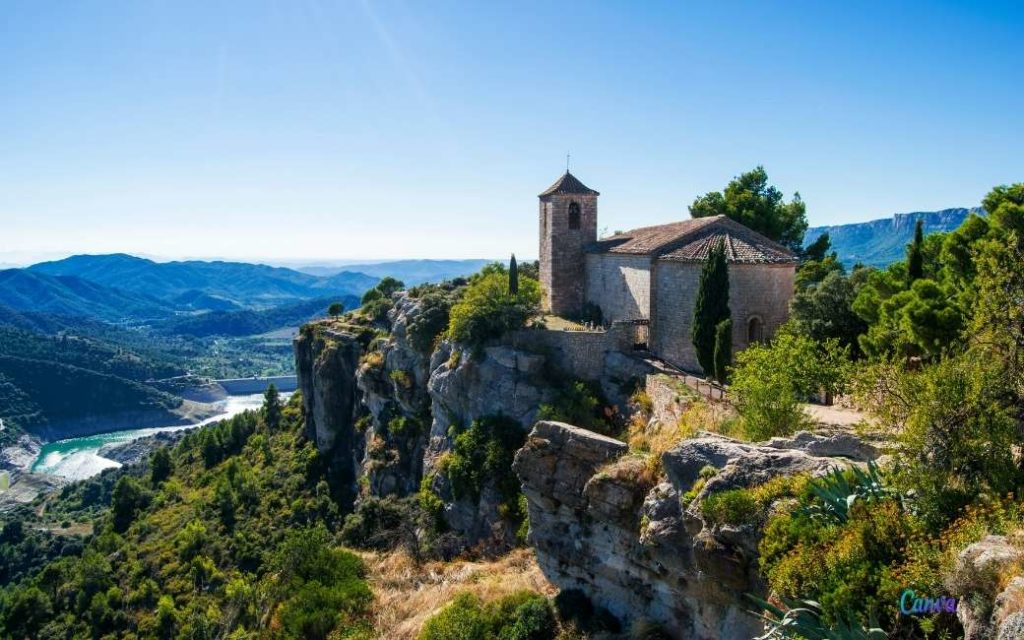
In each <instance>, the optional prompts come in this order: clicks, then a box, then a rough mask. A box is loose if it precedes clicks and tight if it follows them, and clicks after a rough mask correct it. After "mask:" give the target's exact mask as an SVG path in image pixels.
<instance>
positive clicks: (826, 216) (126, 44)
mask: <svg viewBox="0 0 1024 640" xmlns="http://www.w3.org/2000/svg"><path fill="white" fill-rule="evenodd" d="M1021 33H1024V8H1022V7H1021V5H1020V4H1019V3H1016V6H1015V3H1011V2H1008V3H1005V4H999V3H982V2H960V3H951V2H930V3H924V2H905V3H898V2H806V3H804V2H764V3H753V2H707V3H693V2H664V3H658V2H607V3H606V2H579V3H561V2H557V3H556V2H489V1H488V2H444V1H430V2H419V1H415V2H414V1H392V0H382V1H380V2H373V1H369V0H367V1H366V2H358V1H357V2H329V1H327V0H317V1H312V0H278V1H276V2H270V1H268V2H260V1H258V0H252V1H249V2H223V1H222V2H217V1H211V0H206V1H203V2H185V1H180V2H179V1H171V0H166V1H159V2H157V1H145V0H135V1H123V2H120V1H115V0H103V1H96V2H89V1H82V2H37V1H35V0H24V1H22V0H7V1H6V2H4V3H2V4H0V262H4V261H5V260H4V255H12V252H17V254H18V255H19V256H21V257H22V258H24V257H25V256H29V255H44V254H46V255H48V254H51V253H60V252H64V253H68V252H92V253H99V252H110V251H126V252H131V253H137V254H150V255H158V256H168V257H170V256H175V257H178V256H222V257H230V258H260V259H284V258H297V259H308V260H309V261H315V260H322V259H363V258H397V257H435V258H440V257H449V258H455V257H493V256H499V257H500V256H505V255H507V254H508V253H510V252H512V251H515V252H516V253H517V254H519V255H520V256H535V255H536V253H537V251H536V228H537V224H536V208H537V205H536V194H537V193H539V192H540V191H541V190H543V189H544V188H545V187H547V186H548V184H550V183H551V182H552V181H554V180H555V179H556V178H557V177H558V176H559V174H560V173H561V172H562V171H563V170H564V168H565V154H566V152H567V151H570V152H571V154H572V168H573V173H575V174H576V175H577V176H578V177H580V178H581V179H582V180H583V181H584V182H585V183H587V184H588V185H589V186H591V187H593V188H595V189H598V190H600V191H601V192H602V196H601V200H600V206H599V212H600V223H599V224H600V226H602V227H607V228H608V229H622V228H630V227H635V226H642V225H645V224H653V223H659V222H665V221H670V220H674V219H681V218H684V217H688V213H687V206H688V205H689V203H690V202H692V201H693V199H694V198H695V197H696V196H697V195H699V194H701V193H705V192H707V191H710V190H717V189H720V188H722V187H723V186H724V185H725V183H726V182H727V181H728V180H729V179H730V178H731V177H732V176H734V175H736V174H738V173H740V172H742V171H745V170H747V169H750V168H752V167H753V166H755V165H757V164H763V165H764V166H765V167H766V169H767V170H768V173H769V175H770V177H771V179H772V181H773V182H774V183H775V184H776V185H777V186H779V187H780V188H781V189H782V190H783V191H785V192H786V193H787V195H790V194H792V192H793V191H799V192H800V193H801V195H802V196H803V198H804V200H805V201H806V202H807V208H808V214H809V218H810V221H811V223H812V224H837V223H843V222H853V221H861V220H868V219H873V218H878V217H884V216H887V215H889V214H891V213H893V212H896V211H908V210H931V209H938V208H945V207H952V206H973V205H975V204H977V203H978V202H979V200H980V199H981V197H982V196H983V195H984V194H985V192H986V191H987V190H988V189H989V188H990V187H991V186H992V185H995V184H1000V183H1007V182H1013V181H1021V180H1024V153H1022V152H1021V151H1022V148H1024V145H1022V142H1024V140H1022V138H1024V122H1022V120H1024V83H1022V82H1021V77H1022V72H1024V39H1022V38H1021V37H1020V34H1021ZM8 261H9V260H8Z"/></svg>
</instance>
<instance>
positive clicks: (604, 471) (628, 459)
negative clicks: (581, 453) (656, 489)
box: [596, 453, 662, 492]
mask: <svg viewBox="0 0 1024 640" xmlns="http://www.w3.org/2000/svg"><path fill="white" fill-rule="evenodd" d="M596 475H597V476H600V477H606V478H610V479H611V480H614V481H615V482H617V483H619V484H628V485H631V486H634V487H640V488H641V489H643V490H644V491H645V492H646V491H648V490H650V488H651V487H653V486H654V485H656V484H658V480H659V479H660V477H661V475H662V468H661V456H660V455H653V454H649V453H631V454H629V455H625V456H622V457H621V458H619V459H617V460H613V461H612V462H609V463H608V464H606V465H604V466H603V467H601V468H600V469H599V470H598V472H597V474H596Z"/></svg>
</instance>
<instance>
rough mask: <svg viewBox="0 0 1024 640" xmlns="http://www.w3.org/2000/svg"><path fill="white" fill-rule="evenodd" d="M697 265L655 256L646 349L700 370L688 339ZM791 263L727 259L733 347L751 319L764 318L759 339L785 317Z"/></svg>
mask: <svg viewBox="0 0 1024 640" xmlns="http://www.w3.org/2000/svg"><path fill="white" fill-rule="evenodd" d="M702 268H703V265H702V264H699V263H690V262H671V261H666V260H659V261H657V263H656V265H655V268H654V276H653V285H652V289H653V290H654V296H655V302H654V304H653V305H652V307H653V310H652V319H651V325H652V326H651V351H653V352H654V353H655V354H656V355H657V356H658V357H660V358H662V359H664V360H665V361H667V362H669V363H671V364H673V365H675V366H677V367H679V368H681V369H684V370H686V371H693V372H700V371H701V367H700V364H699V363H698V362H697V354H696V351H695V350H694V348H693V342H692V341H691V339H690V331H691V325H692V320H693V307H694V304H695V303H696V301H697V287H698V283H699V282H700V272H701V269H702ZM795 273H796V267H795V265H765V264H730V265H729V309H730V311H731V312H732V319H733V340H732V342H733V351H734V352H736V351H740V350H742V349H745V348H746V347H747V346H748V340H747V329H748V326H749V325H748V323H749V322H750V320H751V318H754V317H758V318H760V319H761V321H762V322H763V323H764V332H763V337H764V339H768V338H770V337H771V336H772V335H773V334H774V333H775V331H776V330H778V328H779V326H781V325H782V323H784V322H785V321H786V318H788V317H789V301H790V299H791V298H792V297H793V281H794V278H795Z"/></svg>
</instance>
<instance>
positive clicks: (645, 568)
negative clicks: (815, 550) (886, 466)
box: [513, 421, 866, 640]
mask: <svg viewBox="0 0 1024 640" xmlns="http://www.w3.org/2000/svg"><path fill="white" fill-rule="evenodd" d="M851 446H852V443H850V442H846V441H845V440H842V439H840V440H835V441H833V442H831V443H830V442H829V441H828V437H827V436H814V435H812V434H798V435H797V436H795V437H793V438H790V439H778V440H774V441H772V442H771V443H768V444H760V445H759V444H751V443H746V442H740V441H736V440H732V439H729V438H725V437H722V436H718V435H714V434H700V435H699V437H697V438H694V439H690V440H684V441H682V442H680V443H679V444H678V445H676V447H674V448H673V449H671V450H669V451H668V452H666V453H665V454H664V455H663V456H662V459H661V463H662V466H663V467H664V469H665V471H666V474H667V477H668V479H667V481H661V482H658V481H657V480H656V479H654V478H653V474H652V473H651V472H650V471H649V467H647V466H646V465H647V464H648V463H649V461H644V460H643V459H642V458H640V457H638V456H634V455H631V454H629V452H628V451H627V447H626V445H625V444H624V443H622V442H619V441H617V440H614V439H612V438H608V437H605V436H602V435H599V434H596V433H593V432H590V431H587V430H584V429H580V428H578V427H574V426H572V425H568V424H563V423H558V422H545V421H542V422H538V423H537V424H536V425H535V426H534V428H533V431H532V432H531V433H530V436H529V439H528V440H527V443H526V445H525V446H524V447H523V448H522V449H520V450H519V452H518V453H517V454H516V458H515V464H514V466H513V468H514V470H515V472H516V473H517V474H518V476H519V479H520V481H521V482H522V485H523V492H524V493H525V494H526V497H527V501H528V505H529V515H530V533H529V537H528V540H529V542H530V543H531V545H532V546H533V547H534V548H535V549H536V553H537V560H538V563H539V564H540V566H541V569H542V570H543V571H544V573H545V574H546V575H547V577H548V579H549V580H551V581H552V583H554V584H555V585H556V586H558V587H559V588H561V589H580V590H582V591H583V592H584V593H586V594H587V595H588V596H589V597H590V598H591V599H592V600H593V602H594V603H595V604H596V605H599V606H602V607H604V608H606V609H607V610H609V611H610V612H611V613H613V614H614V615H615V616H616V617H618V618H619V619H621V620H622V621H624V622H631V621H635V620H637V619H640V618H645V619H648V620H652V621H654V622H657V623H659V624H661V625H664V626H665V627H666V628H667V629H668V630H669V631H670V633H672V634H673V635H674V636H677V637H682V638H694V639H708V640H710V639H712V638H743V637H747V638H750V637H756V636H757V635H759V634H760V633H762V630H761V627H760V625H759V624H758V621H757V619H756V618H754V617H753V616H751V615H750V614H749V613H748V612H747V605H746V602H745V597H744V596H745V594H748V593H753V594H761V595H763V594H764V591H765V587H764V584H763V583H762V581H761V579H760V577H759V575H758V568H757V540H758V536H757V534H756V532H752V531H745V530H742V528H736V527H719V526H711V525H709V524H708V523H706V522H705V521H704V520H703V518H702V516H701V513H700V509H699V507H698V506H697V505H699V503H700V500H701V498H702V496H703V495H706V494H707V493H709V492H712V491H721V490H724V489H730V488H739V487H750V486H754V485H756V484H760V483H762V482H765V481H767V480H769V479H771V478H773V477H776V476H780V475H792V474H796V473H811V474H820V473H824V472H825V471H827V470H828V469H830V468H832V467H834V466H842V465H846V464H850V461H849V459H848V458H847V457H845V456H846V455H847V454H849V453H851V452H852V451H857V452H858V453H864V452H865V451H866V450H863V449H861V448H859V447H852V449H851ZM706 466H712V467H714V468H716V469H718V473H717V474H716V475H715V476H714V477H713V478H712V479H711V480H709V481H708V482H707V483H706V485H705V487H704V489H703V490H702V491H701V494H700V495H698V497H697V499H696V500H695V501H694V502H693V503H691V505H690V507H689V508H688V509H684V507H683V505H682V503H681V501H680V497H681V496H682V495H683V494H684V493H686V492H687V491H689V490H690V489H691V488H692V487H693V485H694V483H695V482H696V481H697V479H698V477H699V476H700V472H701V470H702V469H703V468H705V467H706ZM645 478H646V480H645Z"/></svg>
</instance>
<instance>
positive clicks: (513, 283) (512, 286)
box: [508, 253, 519, 296]
mask: <svg viewBox="0 0 1024 640" xmlns="http://www.w3.org/2000/svg"><path fill="white" fill-rule="evenodd" d="M508 292H509V294H510V295H512V296H516V295H518V294H519V265H517V264H516V254H514V253H513V254H512V259H511V260H509V263H508Z"/></svg>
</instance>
